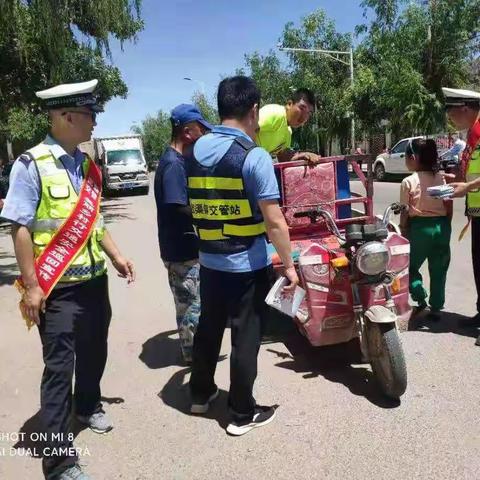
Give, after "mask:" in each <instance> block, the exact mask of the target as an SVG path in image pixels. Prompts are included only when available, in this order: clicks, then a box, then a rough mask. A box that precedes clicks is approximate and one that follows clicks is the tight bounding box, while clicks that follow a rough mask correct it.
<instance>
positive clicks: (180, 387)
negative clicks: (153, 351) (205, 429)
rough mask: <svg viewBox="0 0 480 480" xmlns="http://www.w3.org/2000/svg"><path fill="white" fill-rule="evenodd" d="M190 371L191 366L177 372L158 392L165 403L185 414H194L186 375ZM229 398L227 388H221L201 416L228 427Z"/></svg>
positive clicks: (222, 426)
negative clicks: (191, 408) (191, 411)
mask: <svg viewBox="0 0 480 480" xmlns="http://www.w3.org/2000/svg"><path fill="white" fill-rule="evenodd" d="M190 372H191V369H190V367H187V368H183V369H182V370H179V371H178V372H175V374H174V375H173V376H172V377H171V378H170V380H169V381H168V382H167V383H166V384H165V386H164V387H163V388H162V390H161V391H160V393H159V394H158V396H159V398H161V399H162V401H163V403H165V405H168V406H169V407H171V408H174V409H175V410H178V411H179V412H181V413H183V414H185V415H192V414H191V413H190V405H191V401H190V393H189V390H188V383H187V381H186V376H187V375H188V374H189V373H190ZM227 399H228V392H226V391H225V390H219V395H218V398H217V399H216V400H215V401H214V402H212V404H211V406H210V409H209V410H208V412H207V413H206V414H203V415H202V416H201V418H204V419H207V420H215V421H216V422H217V423H218V424H219V425H220V427H221V428H226V427H227V425H228V421H229V414H228V408H227Z"/></svg>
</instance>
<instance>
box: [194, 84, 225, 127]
mask: <svg viewBox="0 0 480 480" xmlns="http://www.w3.org/2000/svg"><path fill="white" fill-rule="evenodd" d="M192 103H194V104H195V105H196V106H197V107H198V109H199V110H200V112H201V113H202V116H203V118H204V119H205V120H206V121H207V122H209V123H211V124H212V125H218V123H220V120H219V118H218V113H217V109H216V108H215V107H214V106H213V105H212V103H210V101H209V100H208V98H207V97H206V96H205V95H204V94H203V93H199V92H195V93H194V94H193V97H192Z"/></svg>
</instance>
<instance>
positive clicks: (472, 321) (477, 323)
mask: <svg viewBox="0 0 480 480" xmlns="http://www.w3.org/2000/svg"><path fill="white" fill-rule="evenodd" d="M458 325H459V326H460V327H480V313H477V314H476V315H475V316H474V317H471V318H464V319H463V320H460V321H459V322H458Z"/></svg>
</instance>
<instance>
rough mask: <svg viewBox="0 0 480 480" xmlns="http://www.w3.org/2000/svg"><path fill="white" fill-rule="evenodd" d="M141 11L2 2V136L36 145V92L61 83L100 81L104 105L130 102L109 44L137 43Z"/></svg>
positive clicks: (105, 1)
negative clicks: (113, 40)
mask: <svg viewBox="0 0 480 480" xmlns="http://www.w3.org/2000/svg"><path fill="white" fill-rule="evenodd" d="M139 9H140V1H131V0H95V1H93V0H92V1H80V0H77V1H72V0H56V1H54V0H33V1H29V2H24V1H20V0H0V10H1V12H2V15H1V16H0V58H2V62H0V136H3V137H6V138H10V139H11V140H17V141H20V144H22V143H25V144H31V143H34V142H35V141H36V140H38V139H39V138H40V137H41V136H42V135H44V133H45V130H46V125H47V122H46V117H45V114H44V113H42V110H41V106H40V104H39V101H38V99H37V98H36V96H35V92H36V91H38V90H42V89H44V88H48V87H49V86H52V85H53V84H56V83H69V82H76V81H77V82H78V81H83V80H88V79H91V78H98V80H99V94H100V99H101V101H103V102H106V101H108V100H109V99H110V98H112V97H115V96H120V97H125V96H126V95H127V91H128V89H127V86H126V85H125V83H124V82H123V80H122V78H121V74H120V71H119V70H118V69H117V68H116V67H114V66H113V65H111V64H110V63H109V62H108V61H107V60H108V55H109V42H108V38H109V35H112V36H113V37H114V38H116V39H118V40H120V41H121V42H123V41H125V40H127V39H134V38H135V34H136V33H137V32H138V31H139V30H140V29H141V28H142V25H143V24H142V21H141V20H140V18H139ZM92 44H94V46H92ZM22 147H23V145H22Z"/></svg>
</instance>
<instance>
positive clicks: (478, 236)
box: [472, 217, 480, 313]
mask: <svg viewBox="0 0 480 480" xmlns="http://www.w3.org/2000/svg"><path fill="white" fill-rule="evenodd" d="M472 263H473V275H474V277H475V285H476V287H477V312H478V313H480V217H472Z"/></svg>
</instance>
